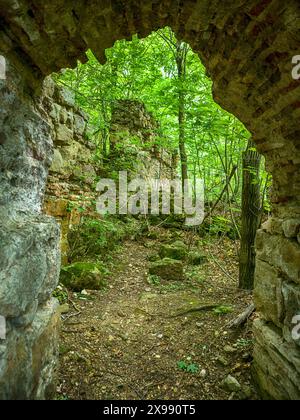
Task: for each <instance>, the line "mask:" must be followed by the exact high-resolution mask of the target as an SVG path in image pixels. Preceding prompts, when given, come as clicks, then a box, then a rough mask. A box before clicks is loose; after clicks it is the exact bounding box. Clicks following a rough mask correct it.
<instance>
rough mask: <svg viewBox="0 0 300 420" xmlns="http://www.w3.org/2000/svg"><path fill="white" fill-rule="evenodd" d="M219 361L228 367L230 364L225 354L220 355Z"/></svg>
mask: <svg viewBox="0 0 300 420" xmlns="http://www.w3.org/2000/svg"><path fill="white" fill-rule="evenodd" d="M217 362H219V363H220V364H221V365H222V366H224V367H227V366H228V365H229V363H228V360H226V359H225V357H223V356H218V357H217Z"/></svg>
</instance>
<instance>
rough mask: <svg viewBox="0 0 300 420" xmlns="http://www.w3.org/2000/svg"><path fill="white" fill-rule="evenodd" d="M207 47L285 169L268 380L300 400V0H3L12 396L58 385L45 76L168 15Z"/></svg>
mask: <svg viewBox="0 0 300 420" xmlns="http://www.w3.org/2000/svg"><path fill="white" fill-rule="evenodd" d="M166 25H168V26H171V27H172V28H173V30H174V31H175V32H176V33H177V34H178V36H180V37H182V38H183V39H184V40H185V41H187V42H189V43H190V44H191V46H192V47H193V48H194V50H195V51H196V52H197V53H199V56H200V57H201V59H202V60H203V63H204V64H205V66H206V68H207V71H208V73H209V74H210V76H211V77H212V79H213V81H214V96H215V99H216V101H217V102H218V103H219V104H220V105H222V106H223V107H224V108H225V109H226V110H228V111H229V112H231V113H233V114H234V115H235V116H236V117H238V118H239V119H240V120H241V121H242V122H243V123H244V124H245V125H246V126H247V128H248V129H249V130H250V131H251V132H252V134H253V138H254V140H255V142H256V144H257V146H258V148H259V150H260V152H262V153H263V154H264V155H265V157H266V160H267V163H268V168H269V170H270V171H271V173H272V175H273V179H274V186H273V199H272V201H273V206H274V207H273V208H274V211H273V218H272V220H270V221H269V222H268V223H267V224H266V225H265V226H264V228H263V229H262V230H261V231H260V232H259V234H258V238H257V273H256V303H257V306H258V309H259V312H260V320H259V321H257V322H256V324H255V337H256V348H255V355H254V356H255V363H254V372H255V376H256V379H257V381H258V383H259V385H260V387H261V390H262V391H263V393H264V395H265V396H266V397H271V398H276V399H282V398H286V399H300V348H299V346H300V341H299V340H298V341H296V340H295V338H297V337H293V336H292V328H293V325H292V320H293V318H294V316H295V315H297V313H298V314H299V311H300V230H299V227H300V205H299V204H300V129H299V119H300V81H299V80H295V79H293V77H292V67H293V65H292V58H293V57H294V56H295V55H299V54H300V3H299V1H298V0H285V1H281V0H248V1H244V0H222V1H221V0H184V1H178V0H176V1H175V0H174V1H173V0H126V1H125V0H77V1H71V0H52V1H48V2H47V1H40V0H0V55H2V56H4V57H5V59H6V61H7V69H6V76H7V78H6V80H1V81H0V244H1V246H0V314H1V315H3V316H5V317H6V318H7V327H8V331H7V338H6V340H5V341H0V398H2V399H10V398H11V399H12V398H36V399H38V398H46V397H47V396H49V395H50V394H51V391H52V388H53V387H52V378H53V375H54V371H55V359H56V343H57V315H56V309H55V303H54V302H53V301H52V300H51V292H52V290H53V289H54V288H55V286H56V283H57V279H58V272H59V265H60V255H59V254H60V253H59V247H58V243H59V236H60V234H59V229H58V227H57V224H56V222H55V221H54V220H53V219H51V218H48V217H46V216H43V215H42V213H41V203H42V199H43V195H44V189H45V184H46V180H47V175H48V168H49V166H50V165H51V159H52V154H53V139H52V136H51V127H50V126H49V123H48V117H47V114H46V111H45V109H44V107H43V106H42V103H41V99H40V92H41V86H42V83H43V79H44V78H45V77H46V76H47V75H49V74H51V73H52V72H55V71H57V70H59V69H61V68H65V67H74V66H76V62H77V60H78V59H79V60H81V61H85V60H86V55H85V52H86V51H87V49H88V48H90V49H91V50H92V51H93V52H94V54H95V55H96V56H97V57H98V58H99V60H100V61H104V60H105V54H104V52H105V49H106V48H108V47H111V46H112V45H113V44H114V42H115V41H116V40H118V39H123V38H129V37H130V36H131V35H132V34H135V33H138V34H139V35H140V36H147V35H148V34H149V33H150V32H151V31H153V30H156V29H158V28H161V27H164V26H166Z"/></svg>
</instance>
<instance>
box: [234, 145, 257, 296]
mask: <svg viewBox="0 0 300 420" xmlns="http://www.w3.org/2000/svg"><path fill="white" fill-rule="evenodd" d="M254 147H255V145H254V143H253V140H252V139H250V140H249V143H248V147H247V150H246V151H245V152H244V154H243V192H242V231H241V236H242V237H241V249H240V284H239V287H240V288H241V289H245V290H253V287H254V274H255V237H256V232H257V229H258V228H259V223H260V214H261V198H260V182H259V171H260V162H261V156H260V155H259V153H257V152H256V151H255V150H253V148H254Z"/></svg>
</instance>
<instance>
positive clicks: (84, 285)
mask: <svg viewBox="0 0 300 420" xmlns="http://www.w3.org/2000/svg"><path fill="white" fill-rule="evenodd" d="M60 280H61V283H62V284H63V285H64V286H66V287H67V288H68V289H70V290H73V291H74V292H81V291H82V290H84V289H87V290H101V289H104V288H105V287H106V286H107V284H106V281H105V274H104V268H103V267H102V265H101V264H99V263H98V264H95V263H89V262H78V263H74V264H72V265H69V266H66V267H63V268H62V270H61V275H60Z"/></svg>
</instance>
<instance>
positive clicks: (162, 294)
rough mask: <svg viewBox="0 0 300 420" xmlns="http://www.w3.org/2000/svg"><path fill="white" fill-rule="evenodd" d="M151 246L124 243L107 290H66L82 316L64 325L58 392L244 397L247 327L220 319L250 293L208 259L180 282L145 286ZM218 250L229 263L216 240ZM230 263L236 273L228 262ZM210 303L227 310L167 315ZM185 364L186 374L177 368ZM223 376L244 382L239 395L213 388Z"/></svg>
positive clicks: (86, 396)
mask: <svg viewBox="0 0 300 420" xmlns="http://www.w3.org/2000/svg"><path fill="white" fill-rule="evenodd" d="M150 246H153V243H152V245H151V244H150ZM155 246H158V244H156V245H155ZM152 252H153V250H150V249H149V248H146V247H145V246H143V245H142V244H138V243H136V242H128V243H126V244H125V245H124V247H123V249H122V251H121V252H120V253H119V254H118V255H116V256H115V259H114V267H115V268H114V271H113V272H112V274H111V279H110V286H109V289H108V291H106V292H89V295H88V296H81V295H73V297H72V299H73V301H74V303H75V306H76V307H77V308H78V309H80V311H81V314H80V315H79V316H76V317H71V318H69V319H67V320H65V322H64V323H63V328H62V329H63V331H62V338H61V366H60V372H59V380H60V386H59V388H58V398H60V399H84V400H90V399H97V400H106V399H113V400H115V399H138V400H140V399H142V400H143V399H195V400H202V399H213V400H216V399H228V398H241V397H242V398H246V395H248V398H249V397H250V393H251V391H250V390H249V386H250V385H251V380H250V362H251V356H250V354H251V350H252V342H251V339H252V335H251V331H250V328H249V326H248V328H247V327H246V328H245V329H243V330H242V331H239V332H234V333H233V332H232V331H229V330H228V329H226V324H227V323H228V322H229V321H230V320H231V319H233V318H234V317H235V316H237V315H238V314H239V313H240V312H242V311H243V310H244V309H245V308H246V306H247V305H248V304H249V302H250V301H251V296H249V295H248V294H246V293H244V292H240V291H237V290H236V289H235V284H231V283H230V279H228V277H225V276H224V273H223V272H222V271H221V269H220V268H219V267H218V266H216V265H215V263H214V262H213V261H210V262H209V263H207V264H205V265H203V266H201V267H200V268H199V269H198V271H197V272H196V273H195V272H188V274H187V280H186V281H185V282H184V283H183V284H182V283H181V284H179V283H170V282H165V283H160V284H151V283H150V284H149V280H148V265H149V263H148V256H149V254H150V253H152ZM222 252H223V253H224V264H228V263H229V261H228V254H229V253H230V250H229V248H228V249H226V246H225V247H224V246H222ZM221 258H222V256H221ZM230 267H231V268H230V269H231V270H232V274H234V273H236V266H234V263H230ZM82 299H85V300H82ZM86 299H88V300H86ZM211 303H217V304H219V305H227V306H228V305H230V306H232V308H233V312H232V313H230V314H227V315H223V316H217V315H216V314H215V313H213V312H212V311H206V312H196V313H191V314H188V315H186V316H179V317H175V318H170V317H169V316H172V315H174V314H176V313H178V312H180V311H181V310H185V309H190V308H193V307H197V306H201V305H206V304H211ZM226 346H227V347H226ZM187 366H188V369H189V370H191V372H186V371H185V370H184V368H185V367H187ZM228 374H231V375H233V376H235V378H237V379H238V381H239V382H240V383H241V384H242V385H243V387H245V390H246V395H244V396H241V395H239V396H237V395H230V393H228V392H225V391H223V390H222V389H221V388H220V384H221V382H222V380H223V379H224V378H226V376H227V375H228ZM251 398H252V399H253V398H255V394H254V393H252V397H251Z"/></svg>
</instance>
